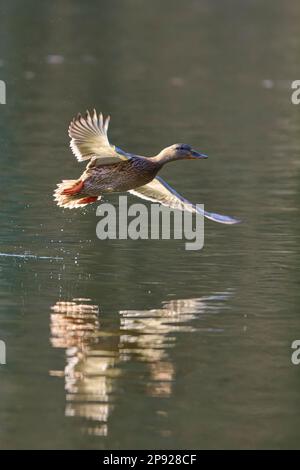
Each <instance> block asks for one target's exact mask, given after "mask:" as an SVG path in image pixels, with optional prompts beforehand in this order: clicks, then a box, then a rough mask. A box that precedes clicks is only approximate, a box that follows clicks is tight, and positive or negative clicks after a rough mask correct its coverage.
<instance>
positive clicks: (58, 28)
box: [0, 0, 300, 449]
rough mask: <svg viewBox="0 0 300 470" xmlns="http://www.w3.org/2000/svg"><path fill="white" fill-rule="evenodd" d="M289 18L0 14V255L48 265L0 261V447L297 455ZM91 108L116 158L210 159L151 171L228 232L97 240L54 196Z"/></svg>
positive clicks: (63, 7)
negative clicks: (188, 148) (177, 155)
mask: <svg viewBox="0 0 300 470" xmlns="http://www.w3.org/2000/svg"><path fill="white" fill-rule="evenodd" d="M299 20H300V6H299V3H298V2H297V1H296V0H295V1H290V2H283V1H282V2H279V1H278V2H277V1H264V2H262V1H256V0H252V1H250V0H245V1H237V0H236V1H233V0H232V1H227V2H220V1H217V0H206V1H196V0H194V1H187V2H183V1H179V0H176V1H174V0H173V1H170V0H166V1H164V2H158V1H156V0H154V1H151V2H146V1H145V0H141V1H134V0H128V1H127V0H126V1H119V0H116V1H113V2H109V1H101V2H99V1H90V2H87V4H86V5H84V4H83V3H82V2H79V1H74V2H68V1H61V2H59V1H57V0H55V1H53V2H33V1H28V2H26V3H25V2H21V1H16V0H12V1H10V2H6V3H5V4H4V5H2V6H1V16H0V79H1V80H5V82H6V84H7V104H6V105H1V107H0V129H1V131H0V154H1V173H0V179H1V193H0V194H1V196H0V197H1V212H0V226H1V232H0V241H1V247H0V251H1V253H4V254H26V253H27V254H31V255H36V256H41V257H50V259H48V258H42V259H40V258H30V257H28V258H26V257H25V258H24V257H19V258H18V257H11V256H0V339H2V340H4V341H5V343H6V347H7V351H6V352H7V364H6V365H0V447H1V448H71V449H75V448H84V449H116V448H148V449H160V448H173V449H174V448H200V449H202V448H288V447H294V448H299V425H300V394H299V390H300V366H298V367H297V366H294V365H292V363H291V343H292V341H293V340H295V339H299V338H300V316H299V315H300V309H299V306H300V296H299V278H300V270H299V254H300V249H299V233H300V223H299V200H300V196H299V179H300V164H299V151H300V138H299V125H300V106H298V107H297V106H295V105H292V104H291V99H290V96H291V89H290V84H291V81H293V80H296V79H300V66H299V53H300V42H299V31H298V27H299ZM93 107H97V109H98V110H99V111H100V110H102V111H103V112H105V113H109V114H111V116H112V120H111V126H110V133H109V137H110V140H111V142H113V143H114V144H116V145H119V146H120V147H121V148H123V149H125V150H127V151H131V152H136V153H139V154H145V155H152V154H154V153H157V152H158V151H159V150H160V149H161V148H163V147H165V146H167V145H170V144H172V143H175V142H181V141H183V142H187V143H190V144H192V145H193V146H194V147H195V148H197V149H198V150H199V151H202V152H204V153H206V154H208V155H209V159H208V160H205V161H199V162H189V161H187V162H177V163H174V164H170V165H168V166H167V167H166V168H165V169H164V170H163V172H162V176H163V177H164V178H165V179H166V180H167V181H168V183H169V184H171V185H172V186H174V187H175V188H176V189H177V190H178V191H179V192H181V193H182V194H184V195H185V196H186V197H188V198H190V199H191V200H193V201H194V202H199V203H204V204H205V208H206V209H207V210H211V211H216V212H220V213H225V214H229V215H234V216H237V217H239V218H241V219H242V220H243V223H242V224H241V225H239V226H222V225H219V224H215V223H213V222H210V221H206V222H205V246H204V249H203V250H201V251H199V252H197V251H186V250H185V249H184V243H183V242H182V241H180V240H176V241H174V240H170V241H167V240H162V241H151V240H149V241H130V240H110V241H100V240H98V239H97V238H96V232H95V231H96V224H97V221H98V218H97V217H96V214H95V210H96V205H92V206H91V207H88V208H87V209H84V210H78V211H75V210H74V211H68V210H65V211H63V210H62V209H60V208H58V207H57V206H55V204H54V203H53V199H52V192H53V189H54V187H55V185H56V183H57V182H59V181H60V180H61V179H65V178H77V177H78V176H79V174H80V173H81V171H82V169H83V168H82V165H80V164H78V163H77V162H76V160H75V158H74V157H73V156H72V154H71V152H70V149H69V148H68V143H69V142H68V136H67V127H68V124H69V121H70V120H71V118H72V117H73V116H74V115H75V114H77V112H79V111H81V112H84V111H85V109H86V108H93ZM105 200H106V201H112V202H115V203H117V198H116V197H115V196H112V197H111V198H106V199H105ZM131 200H132V202H136V199H134V198H133V197H131ZM55 258H56V259H55Z"/></svg>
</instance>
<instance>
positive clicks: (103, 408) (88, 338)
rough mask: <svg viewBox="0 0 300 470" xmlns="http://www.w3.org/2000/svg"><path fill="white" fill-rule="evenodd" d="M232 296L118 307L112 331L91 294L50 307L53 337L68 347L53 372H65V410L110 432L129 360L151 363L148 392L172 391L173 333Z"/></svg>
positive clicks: (55, 343)
mask: <svg viewBox="0 0 300 470" xmlns="http://www.w3.org/2000/svg"><path fill="white" fill-rule="evenodd" d="M228 296H229V293H228V292H227V293H225V294H216V295H214V296H209V297H201V298H195V299H183V300H175V299H174V300H170V301H166V302H163V303H162V306H161V307H160V308H157V309H151V310H120V312H119V314H120V323H119V322H118V325H117V326H116V327H115V328H114V329H112V330H109V331H108V330H107V329H106V330H105V328H101V325H100V321H99V308H98V306H97V305H93V304H91V303H90V300H89V299H77V300H76V299H74V300H73V301H72V302H57V303H56V304H55V305H54V306H53V307H52V313H51V343H52V345H53V347H55V348H65V349H66V361H67V365H66V367H65V369H64V371H51V372H50V374H51V375H57V376H64V377H65V389H66V401H67V406H66V415H67V416H78V417H84V418H86V419H88V420H91V421H92V422H93V423H97V424H96V426H95V424H94V425H93V426H92V427H89V428H88V431H89V432H91V433H93V434H98V435H107V433H108V418H109V415H110V413H111V411H112V409H113V406H114V402H118V393H120V392H119V387H118V385H119V381H120V380H122V377H123V374H125V370H127V369H125V368H124V367H123V366H122V364H123V363H128V361H131V362H142V363H144V364H147V369H148V372H149V373H150V377H149V379H148V380H146V381H145V383H142V386H144V387H145V388H146V394H147V395H150V396H153V397H165V398H167V397H169V396H171V394H172V387H173V383H174V380H175V365H174V364H173V362H172V360H171V358H170V356H169V353H168V351H169V349H170V347H173V346H175V342H176V337H175V333H177V332H185V333H192V332H194V331H197V328H196V326H195V325H193V323H192V322H193V321H195V320H196V319H197V318H199V315H202V314H204V313H209V314H212V313H217V312H218V311H219V310H220V309H221V308H222V305H223V303H221V304H220V303H219V302H218V304H215V303H214V301H220V300H226V299H227V298H228ZM209 330H211V328H209ZM201 331H203V328H201ZM142 380H144V379H142ZM121 388H122V387H121ZM123 388H124V386H123ZM119 401H120V399H119Z"/></svg>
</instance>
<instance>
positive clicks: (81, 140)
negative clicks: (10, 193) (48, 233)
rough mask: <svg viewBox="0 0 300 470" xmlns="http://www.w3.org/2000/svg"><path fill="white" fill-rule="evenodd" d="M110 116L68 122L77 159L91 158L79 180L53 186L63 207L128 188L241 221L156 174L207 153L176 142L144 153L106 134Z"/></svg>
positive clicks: (224, 220)
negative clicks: (208, 207) (184, 194)
mask: <svg viewBox="0 0 300 470" xmlns="http://www.w3.org/2000/svg"><path fill="white" fill-rule="evenodd" d="M109 120H110V117H109V116H108V117H107V118H106V119H105V120H103V116H102V114H99V116H98V115H97V113H96V111H95V110H94V112H93V113H92V114H90V113H89V111H87V113H86V116H85V117H83V116H81V115H80V114H78V116H77V117H76V118H74V119H73V121H72V122H71V124H70V126H69V136H70V138H71V142H70V146H71V149H72V151H73V153H74V154H75V156H76V158H77V160H78V161H80V162H82V161H84V160H90V162H89V163H88V165H87V167H86V169H85V171H84V172H83V173H82V175H81V176H80V178H79V179H78V180H63V181H62V183H60V184H58V188H57V189H56V190H55V192H54V198H55V200H56V201H57V204H58V205H59V206H61V207H68V208H69V209H73V208H74V207H83V206H85V205H86V204H90V203H92V202H95V201H97V200H100V199H101V196H102V195H103V194H106V193H116V192H123V191H128V192H130V193H131V194H134V195H135V196H138V197H141V198H143V199H148V200H149V201H153V202H157V203H160V204H163V205H165V206H168V207H170V208H172V209H180V210H188V211H191V212H197V213H199V214H201V215H204V216H205V217H207V218H208V219H211V220H214V221H216V222H221V223H223V224H236V223H238V220H237V219H234V218H232V217H228V216H226V215H220V214H213V213H211V212H206V211H201V209H200V208H199V207H196V205H194V204H192V203H190V202H189V201H188V200H187V199H185V198H184V197H182V196H180V194H178V193H177V192H176V191H175V190H174V189H173V188H171V186H169V185H168V184H167V183H166V182H165V181H164V180H163V179H162V178H160V177H158V176H156V175H157V173H158V172H159V170H160V169H161V168H162V167H163V166H164V165H165V164H166V163H168V162H172V161H175V160H189V159H198V158H207V156H206V155H204V154H202V153H199V152H196V150H193V149H192V148H191V147H190V145H187V144H174V145H171V146H170V147H167V148H165V149H163V150H162V151H161V152H160V153H159V154H158V155H156V156H154V157H148V158H147V157H141V156H139V155H134V154H131V153H127V152H124V151H123V150H121V149H120V148H118V147H115V146H114V145H111V144H110V143H109V141H108V138H107V129H108V124H109Z"/></svg>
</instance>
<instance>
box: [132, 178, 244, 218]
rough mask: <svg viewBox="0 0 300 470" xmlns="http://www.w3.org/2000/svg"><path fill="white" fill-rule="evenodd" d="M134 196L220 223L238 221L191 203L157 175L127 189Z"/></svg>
mask: <svg viewBox="0 0 300 470" xmlns="http://www.w3.org/2000/svg"><path fill="white" fill-rule="evenodd" d="M128 192H129V193H131V194H134V195H135V196H138V197H140V198H142V199H147V200H148V201H152V202H158V203H160V204H162V205H163V206H167V207H169V208H170V209H178V210H181V211H189V212H192V213H197V214H199V215H202V216H204V217H207V218H208V219H210V220H213V221H215V222H219V223H221V224H230V225H232V224H237V223H239V222H240V221H239V220H238V219H235V218H233V217H229V216H228V215H221V214H216V213H213V212H207V211H205V210H203V209H202V208H201V207H199V206H198V205H196V204H193V203H191V202H190V201H189V200H188V199H185V198H184V197H183V196H181V195H180V194H179V193H177V191H175V189H174V188H172V187H171V186H170V185H169V184H168V183H166V181H164V180H163V179H162V178H160V177H159V176H157V177H156V178H154V179H153V180H152V181H151V182H150V183H148V184H146V185H144V186H140V187H139V188H135V189H131V190H130V191H128Z"/></svg>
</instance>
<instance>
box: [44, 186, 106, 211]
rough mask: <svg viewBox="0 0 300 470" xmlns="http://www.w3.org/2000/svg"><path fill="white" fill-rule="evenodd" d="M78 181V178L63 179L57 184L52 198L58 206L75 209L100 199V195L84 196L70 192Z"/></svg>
mask: <svg viewBox="0 0 300 470" xmlns="http://www.w3.org/2000/svg"><path fill="white" fill-rule="evenodd" d="M77 183H78V180H63V181H62V182H61V183H59V184H58V185H57V188H56V190H55V191H54V194H53V196H54V200H55V201H56V203H57V205H58V206H60V207H65V208H68V209H76V208H78V207H84V206H86V205H87V204H91V203H92V202H95V201H97V200H100V199H101V196H98V197H97V196H95V197H86V196H84V197H83V196H80V195H78V194H70V192H71V191H70V190H72V188H73V187H74V186H75V185H76V184H77Z"/></svg>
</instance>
